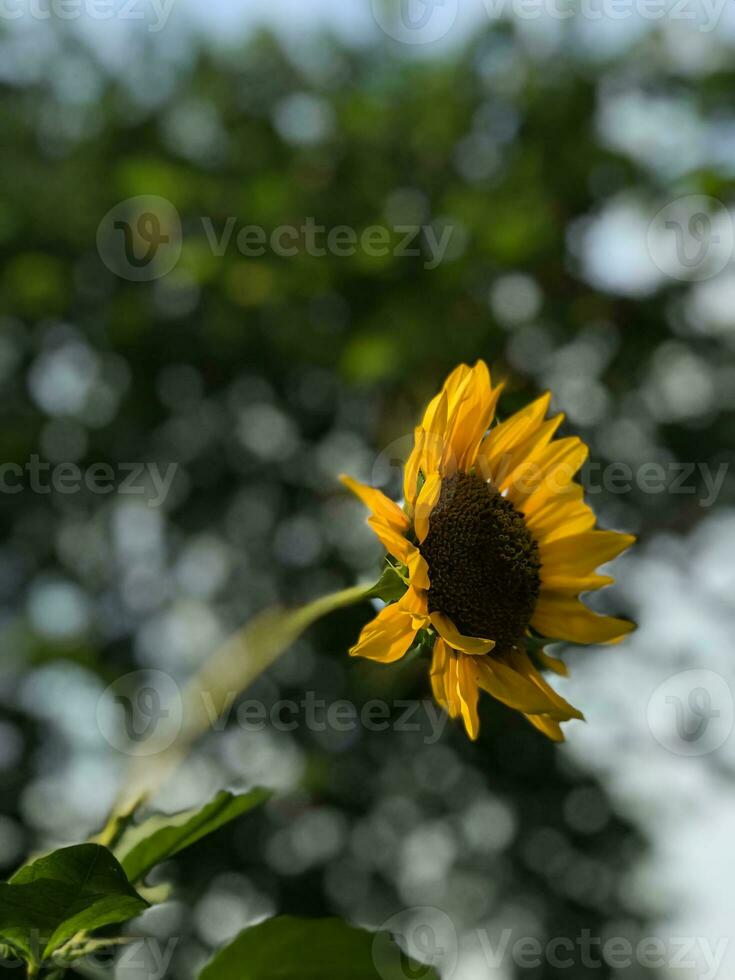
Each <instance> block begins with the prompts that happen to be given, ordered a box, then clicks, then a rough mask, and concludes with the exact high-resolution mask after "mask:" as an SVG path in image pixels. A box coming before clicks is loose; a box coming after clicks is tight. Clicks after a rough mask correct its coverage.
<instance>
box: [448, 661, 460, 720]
mask: <svg viewBox="0 0 735 980" xmlns="http://www.w3.org/2000/svg"><path fill="white" fill-rule="evenodd" d="M457 675H458V660H457V654H456V653H455V652H454V651H453V650H450V651H449V659H448V661H447V669H446V671H445V673H444V691H445V692H446V698H447V711H448V713H449V717H450V718H458V717H459V715H460V714H461V712H462V705H461V703H460V700H459V691H458V688H457V684H458V677H457Z"/></svg>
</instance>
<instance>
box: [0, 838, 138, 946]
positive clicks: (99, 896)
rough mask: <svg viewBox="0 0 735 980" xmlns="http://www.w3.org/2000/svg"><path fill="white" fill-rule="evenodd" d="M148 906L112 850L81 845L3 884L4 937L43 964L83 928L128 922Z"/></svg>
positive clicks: (0, 924)
mask: <svg viewBox="0 0 735 980" xmlns="http://www.w3.org/2000/svg"><path fill="white" fill-rule="evenodd" d="M146 908H148V903H147V902H146V901H145V900H144V899H142V898H141V897H140V895H138V893H137V892H136V891H135V889H134V888H133V886H132V885H131V884H130V882H129V881H128V879H127V878H126V876H125V872H124V871H123V869H122V867H121V866H120V864H119V863H118V861H117V860H116V859H115V857H114V856H113V855H112V854H111V853H110V852H109V851H108V850H107V848H105V847H101V846H100V845H99V844H77V845H75V846H73V847H63V848H61V849H60V850H58V851H53V852H52V853H51V854H47V855H45V856H44V857H41V858H38V860H36V861H33V862H32V863H31V864H26V865H24V866H23V867H22V868H21V869H20V870H19V871H18V872H16V874H15V875H13V877H12V878H11V879H10V881H8V882H2V883H0V939H2V941H4V942H7V943H9V944H10V945H12V946H13V947H14V948H15V949H17V950H18V951H19V952H20V953H21V954H22V955H23V957H24V958H25V959H27V960H28V961H29V962H31V963H36V964H37V963H38V962H40V960H41V959H45V958H46V957H48V956H50V955H51V954H52V953H53V952H54V951H55V950H57V949H58V948H59V947H60V946H62V945H63V944H64V943H65V942H66V941H67V940H68V939H70V938H71V937H72V936H74V935H76V934H77V933H78V932H81V931H83V930H84V931H89V930H92V929H99V928H100V927H101V926H107V925H111V924H113V923H117V922H125V921H126V920H127V919H133V918H135V916H136V915H140V913H141V912H143V911H144V910H145V909H146Z"/></svg>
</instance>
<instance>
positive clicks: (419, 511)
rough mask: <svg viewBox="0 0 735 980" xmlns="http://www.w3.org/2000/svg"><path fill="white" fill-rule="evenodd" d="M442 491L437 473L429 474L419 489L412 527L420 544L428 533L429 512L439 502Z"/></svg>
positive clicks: (440, 480)
mask: <svg viewBox="0 0 735 980" xmlns="http://www.w3.org/2000/svg"><path fill="white" fill-rule="evenodd" d="M441 489H442V478H441V476H440V475H439V474H438V473H431V474H430V475H429V476H427V477H426V481H425V483H424V485H423V487H421V492H420V493H419V495H418V497H417V499H416V512H415V514H414V518H413V527H414V531H415V532H416V537H417V538H418V540H419V543H421V542H422V541H423V540H424V539H425V538H426V535H427V534H428V533H429V518H430V517H431V512H432V510H433V509H434V507H435V506H436V503H437V501H438V500H439V494H440V493H441Z"/></svg>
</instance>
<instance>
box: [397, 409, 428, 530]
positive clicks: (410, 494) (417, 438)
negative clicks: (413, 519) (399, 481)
mask: <svg viewBox="0 0 735 980" xmlns="http://www.w3.org/2000/svg"><path fill="white" fill-rule="evenodd" d="M425 437H426V433H425V432H424V430H423V429H422V428H421V426H420V425H419V426H417V427H416V431H415V435H414V444H413V449H412V450H411V454H410V455H409V457H408V459H407V460H406V465H405V467H404V469H403V496H404V498H405V501H406V506H407V507H408V511H409V513H411V512H412V511H413V505H414V503H415V502H416V494H417V492H418V482H419V470H420V468H421V461H422V459H423V452H424V439H425Z"/></svg>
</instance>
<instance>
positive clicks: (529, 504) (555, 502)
mask: <svg viewBox="0 0 735 980" xmlns="http://www.w3.org/2000/svg"><path fill="white" fill-rule="evenodd" d="M538 493H539V491H537V493H536V494H532V495H531V496H530V497H529V499H528V500H527V501H526V504H525V506H524V508H523V514H524V517H525V520H526V527H527V528H528V529H529V531H531V533H532V534H533V536H534V538H535V540H536V541H537V542H538V543H539V544H541V543H542V542H551V541H555V540H556V539H557V538H566V537H570V536H571V535H573V534H581V533H582V532H583V531H589V530H590V529H591V528H592V527H594V524H595V515H594V512H593V510H592V509H591V508H590V507H588V506H587V504H586V503H585V502H584V490H583V488H582V487H581V486H580V485H579V484H578V483H572V484H570V485H569V487H568V488H567V490H566V492H565V493H564V494H555V493H552V494H549V493H548V492H547V494H546V496H545V500H544V502H543V504H541V506H539V503H540V500H539V499H537V494H538Z"/></svg>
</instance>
